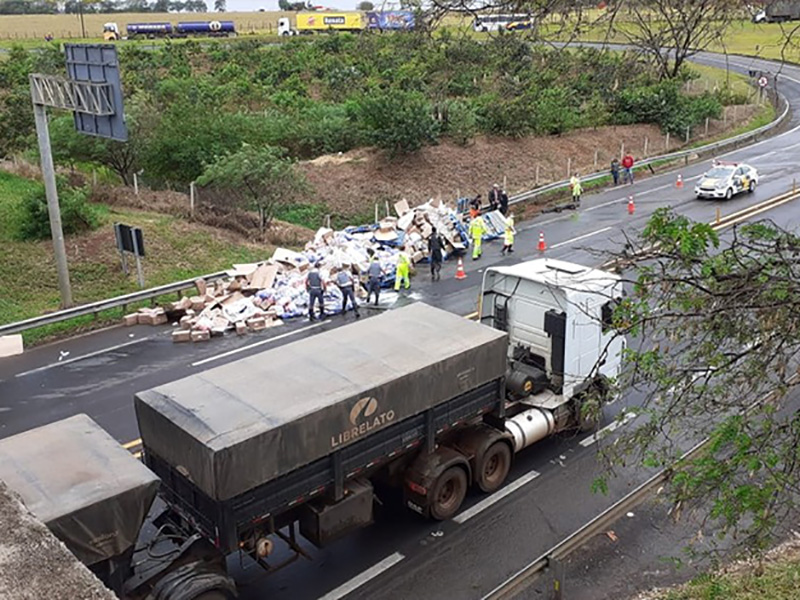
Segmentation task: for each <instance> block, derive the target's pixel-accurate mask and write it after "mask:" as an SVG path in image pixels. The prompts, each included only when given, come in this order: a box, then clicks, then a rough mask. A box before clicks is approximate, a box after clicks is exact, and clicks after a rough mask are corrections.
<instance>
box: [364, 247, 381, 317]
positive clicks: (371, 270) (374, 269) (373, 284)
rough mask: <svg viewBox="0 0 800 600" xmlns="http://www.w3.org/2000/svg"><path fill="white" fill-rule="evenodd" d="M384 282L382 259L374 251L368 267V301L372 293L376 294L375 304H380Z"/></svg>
mask: <svg viewBox="0 0 800 600" xmlns="http://www.w3.org/2000/svg"><path fill="white" fill-rule="evenodd" d="M382 282H383V269H381V261H380V260H378V256H377V255H376V254H375V253H373V254H372V257H371V258H370V263H369V267H367V303H369V299H370V298H371V297H372V294H375V306H378V298H379V297H380V295H381V283H382Z"/></svg>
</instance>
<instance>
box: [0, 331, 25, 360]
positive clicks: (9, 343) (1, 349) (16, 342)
mask: <svg viewBox="0 0 800 600" xmlns="http://www.w3.org/2000/svg"><path fill="white" fill-rule="evenodd" d="M23 350H24V344H23V342H22V335H21V334H19V333H14V334H11V335H0V358H4V357H7V356H16V355H17V354H22V352H23Z"/></svg>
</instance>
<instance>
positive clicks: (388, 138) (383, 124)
mask: <svg viewBox="0 0 800 600" xmlns="http://www.w3.org/2000/svg"><path fill="white" fill-rule="evenodd" d="M361 117H362V119H363V122H364V123H365V124H366V126H367V129H368V132H369V137H370V139H371V141H372V143H374V144H375V145H376V146H378V147H380V148H383V149H385V150H388V151H389V152H390V154H392V155H396V154H407V153H410V152H415V151H417V150H419V149H420V148H422V146H424V145H425V144H431V143H434V142H436V138H437V135H438V124H437V123H436V121H435V120H434V119H433V115H432V111H431V107H430V104H429V103H428V101H427V100H426V99H425V97H424V96H422V95H421V94H419V93H416V92H404V91H402V90H387V91H385V92H383V93H381V94H377V95H372V96H369V97H367V98H365V99H364V100H362V103H361Z"/></svg>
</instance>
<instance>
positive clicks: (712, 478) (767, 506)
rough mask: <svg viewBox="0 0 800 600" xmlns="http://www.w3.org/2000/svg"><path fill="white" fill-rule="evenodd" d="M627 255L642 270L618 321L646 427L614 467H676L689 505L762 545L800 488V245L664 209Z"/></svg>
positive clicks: (790, 238) (764, 225)
mask: <svg viewBox="0 0 800 600" xmlns="http://www.w3.org/2000/svg"><path fill="white" fill-rule="evenodd" d="M614 258H615V259H616V260H617V261H619V263H620V264H625V265H628V266H630V268H631V270H630V273H632V275H631V276H626V277H625V280H626V285H627V286H628V288H629V289H630V293H629V294H628V296H627V297H626V298H625V299H624V300H623V301H622V302H621V304H620V305H619V307H618V309H617V310H616V312H615V315H614V320H615V324H616V326H617V328H618V329H619V330H620V332H621V333H622V334H624V335H626V336H627V337H628V339H629V347H628V349H627V350H626V353H625V357H624V365H625V366H624V370H623V373H622V375H621V377H620V380H619V382H618V384H619V386H620V388H621V389H623V390H627V391H628V392H632V393H638V394H641V395H642V396H643V398H644V399H643V401H642V403H641V406H640V407H638V408H637V409H636V411H637V412H639V413H640V415H642V416H643V417H644V419H643V420H642V419H640V420H639V421H637V422H639V423H641V425H639V426H635V427H633V428H631V429H629V430H628V431H626V432H625V433H623V434H622V435H621V437H620V438H619V440H617V441H616V442H615V443H614V444H613V445H610V446H609V447H608V448H606V450H605V452H606V456H607V458H608V459H609V461H610V464H612V465H619V464H622V463H626V462H628V461H630V460H631V458H632V457H635V458H637V459H639V460H642V461H644V463H645V464H646V465H647V466H652V467H656V466H657V467H674V468H675V473H674V475H673V478H672V486H671V493H672V500H673V501H674V502H675V505H676V507H688V506H692V507H694V508H699V509H701V510H705V511H706V513H705V514H706V519H707V524H708V525H709V526H712V525H713V527H714V529H716V530H717V531H718V532H722V533H730V534H735V536H736V539H737V540H738V541H739V543H740V544H743V546H744V547H746V548H747V549H748V550H753V549H763V548H764V547H765V544H766V543H767V542H768V541H769V540H770V538H771V536H772V535H773V534H774V532H775V530H776V527H778V526H779V525H780V524H781V521H782V519H783V517H784V516H785V515H787V514H789V513H790V512H791V511H792V510H794V509H796V508H797V500H798V496H797V493H798V491H800V465H798V458H799V457H800V455H799V454H798V453H799V452H800V413H798V407H800V402H797V401H796V400H797V399H796V398H793V397H792V391H793V389H794V388H795V386H796V385H797V383H798V379H800V378H798V374H797V373H798V372H797V368H798V365H800V237H798V236H797V235H795V234H794V233H793V232H790V231H786V230H783V229H781V228H780V227H777V226H776V225H774V224H773V223H771V222H768V221H764V222H758V223H753V224H748V225H739V226H736V227H735V228H733V230H731V231H730V232H729V235H728V236H726V238H725V239H721V238H720V236H719V235H718V234H717V233H716V232H715V231H714V230H713V228H711V227H710V226H709V225H707V224H704V223H695V222H692V221H691V220H689V219H687V218H686V217H683V216H679V215H676V214H675V213H673V212H671V210H670V209H659V210H658V211H656V213H655V215H654V216H653V217H652V218H651V219H650V221H649V223H648V225H647V226H646V228H645V229H644V230H643V232H642V233H641V234H640V235H639V236H638V237H636V238H635V239H629V240H628V243H627V244H626V247H625V249H624V250H623V251H621V252H619V253H616V254H615V255H614ZM631 341H633V343H630V342H631ZM702 439H707V440H708V442H707V444H706V446H705V448H704V450H703V452H702V453H701V454H700V455H699V458H695V459H693V460H690V461H688V462H686V463H683V464H678V466H677V467H676V466H675V465H676V461H677V460H678V458H679V457H680V456H681V453H682V452H684V451H685V450H686V449H687V448H688V447H689V446H690V445H692V444H694V443H696V442H698V441H700V440H702Z"/></svg>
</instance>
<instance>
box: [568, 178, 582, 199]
mask: <svg viewBox="0 0 800 600" xmlns="http://www.w3.org/2000/svg"><path fill="white" fill-rule="evenodd" d="M569 187H570V188H572V204H574V205H575V206H580V205H581V194H583V186H582V185H581V178H580V177H579V176H578V173H577V172H576V173H575V174H574V175H573V176H572V177H571V178H570V180H569Z"/></svg>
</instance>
